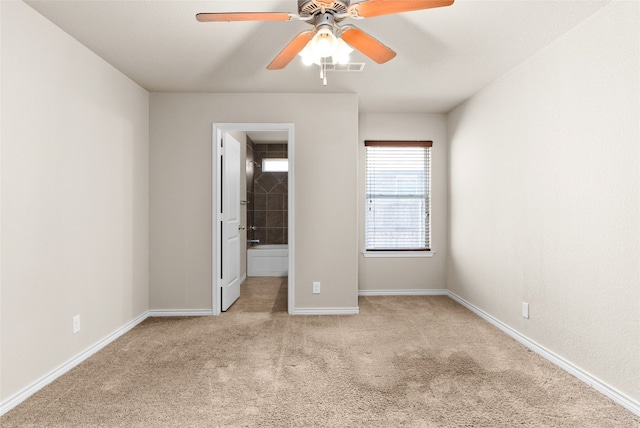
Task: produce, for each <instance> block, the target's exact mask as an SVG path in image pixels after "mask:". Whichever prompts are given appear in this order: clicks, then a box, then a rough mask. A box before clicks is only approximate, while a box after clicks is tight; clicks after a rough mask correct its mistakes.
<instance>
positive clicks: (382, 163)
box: [364, 141, 432, 251]
mask: <svg viewBox="0 0 640 428" xmlns="http://www.w3.org/2000/svg"><path fill="white" fill-rule="evenodd" d="M364 144H365V149H366V163H367V164H366V175H367V176H366V181H367V182H366V197H367V200H366V219H365V249H366V250H367V251H430V245H431V242H430V218H429V209H430V195H429V191H430V181H431V145H432V142H431V141H365V143H364Z"/></svg>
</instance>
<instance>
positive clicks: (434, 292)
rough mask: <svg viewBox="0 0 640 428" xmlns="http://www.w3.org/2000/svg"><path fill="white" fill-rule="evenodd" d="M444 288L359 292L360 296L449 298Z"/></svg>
mask: <svg viewBox="0 0 640 428" xmlns="http://www.w3.org/2000/svg"><path fill="white" fill-rule="evenodd" d="M448 295H449V292H448V291H447V290H445V289H444V288H434V289H410V290H358V296H448Z"/></svg>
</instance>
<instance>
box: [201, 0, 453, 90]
mask: <svg viewBox="0 0 640 428" xmlns="http://www.w3.org/2000/svg"><path fill="white" fill-rule="evenodd" d="M453 2H454V0H403V1H396V0H360V1H358V0H298V14H293V13H286V12H231V13H198V14H197V15H196V19H197V20H198V21H200V22H231V21H294V20H300V21H305V22H307V23H309V24H311V25H313V29H311V30H307V31H303V32H302V33H300V34H298V35H297V36H296V37H295V38H294V39H293V40H292V41H291V42H290V43H289V44H288V45H287V46H286V47H285V48H284V49H283V50H282V51H281V52H280V53H279V54H278V55H277V56H276V57H275V59H274V60H273V61H271V63H270V64H269V65H268V66H267V69H269V70H280V69H283V68H285V67H286V66H287V65H288V64H289V63H290V62H291V61H292V60H293V59H294V58H295V57H296V55H298V54H300V55H301V56H302V57H303V61H304V62H305V63H307V64H311V63H316V64H318V65H320V66H321V67H322V66H323V64H326V61H327V58H329V57H332V59H333V62H334V63H339V62H340V63H344V62H345V59H346V62H348V54H349V53H350V52H351V51H352V50H353V49H352V48H355V49H357V50H359V51H360V52H362V53H363V54H365V55H366V56H368V57H369V58H371V59H372V60H373V61H375V62H377V63H378V64H383V63H385V62H387V61H389V60H391V59H393V58H394V57H395V56H396V53H395V52H394V51H393V50H391V49H390V48H389V47H387V46H385V45H384V44H382V43H380V42H379V41H378V40H376V39H374V38H373V37H371V36H370V35H368V34H367V33H365V32H364V31H362V30H360V29H358V28H357V27H355V26H353V25H351V24H342V23H341V22H342V21H343V20H344V19H346V18H354V19H363V18H373V17H376V16H381V15H391V14H395V13H401V12H409V11H414V10H423V9H431V8H435V7H442V6H450V5H451V4H453ZM345 42H346V43H345ZM322 73H323V69H322V68H321V74H322ZM325 85H326V80H325Z"/></svg>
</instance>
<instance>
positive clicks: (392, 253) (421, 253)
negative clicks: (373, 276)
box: [362, 251, 436, 259]
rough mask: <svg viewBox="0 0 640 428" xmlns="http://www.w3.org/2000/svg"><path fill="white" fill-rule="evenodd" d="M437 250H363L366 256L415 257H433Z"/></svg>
mask: <svg viewBox="0 0 640 428" xmlns="http://www.w3.org/2000/svg"><path fill="white" fill-rule="evenodd" d="M435 253H436V252H435V251H363V252H362V255H363V256H364V257H365V258H388V259H394V258H400V259H404V258H414V257H433V255H434V254H435Z"/></svg>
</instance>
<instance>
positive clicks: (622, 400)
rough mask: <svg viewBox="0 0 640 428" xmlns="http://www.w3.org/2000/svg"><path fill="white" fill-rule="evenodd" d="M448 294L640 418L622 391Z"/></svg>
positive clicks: (638, 409)
mask: <svg viewBox="0 0 640 428" xmlns="http://www.w3.org/2000/svg"><path fill="white" fill-rule="evenodd" d="M447 294H448V295H449V297H451V298H452V299H453V300H455V301H456V302H458V303H460V304H461V305H462V306H464V307H465V308H467V309H469V310H470V311H471V312H473V313H475V314H476V315H478V316H479V317H480V318H482V319H484V320H485V321H487V322H489V323H490V324H492V325H494V326H495V327H497V328H499V329H500V330H502V331H503V332H505V333H506V334H508V335H509V336H511V337H512V338H514V339H515V340H517V341H518V342H519V343H521V344H522V345H524V346H526V347H527V348H529V349H531V350H532V351H533V352H535V353H536V354H538V355H540V356H541V357H543V358H545V359H547V360H549V361H551V362H552V363H553V364H555V365H556V366H558V367H560V368H561V369H563V370H565V371H566V372H568V373H569V374H571V375H573V376H575V377H576V378H578V379H579V380H581V381H582V382H584V383H586V384H587V385H589V386H591V387H592V388H593V389H595V390H596V391H598V392H600V393H602V394H604V395H606V396H607V397H609V398H610V399H612V400H613V401H615V402H616V403H618V404H620V405H621V406H622V407H624V408H626V409H627V410H629V411H630V412H632V413H634V414H636V415H638V416H640V403H638V402H637V401H635V400H633V399H631V398H629V397H627V396H626V395H624V394H623V393H621V392H620V391H618V390H616V389H615V388H612V387H611V386H609V385H607V384H606V383H604V382H602V381H601V380H600V379H598V378H596V377H595V376H593V375H591V374H589V373H587V372H585V371H584V370H582V369H581V368H580V367H578V366H576V365H574V364H573V363H571V362H570V361H567V360H565V359H564V358H562V357H561V356H559V355H557V354H555V353H553V352H552V351H550V350H548V349H547V348H545V347H544V346H542V345H539V344H538V343H536V342H534V341H533V340H531V339H529V338H528V337H526V336H524V335H522V334H520V333H519V332H517V331H516V330H514V329H513V328H511V327H509V326H508V325H506V324H504V323H503V322H502V321H500V320H498V319H496V318H494V317H492V316H491V315H489V314H488V313H486V312H485V311H483V310H482V309H480V308H478V307H477V306H474V305H473V304H471V303H469V302H467V301H466V300H464V299H463V298H462V297H460V296H458V295H457V294H455V293H453V292H451V291H448V292H447Z"/></svg>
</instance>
